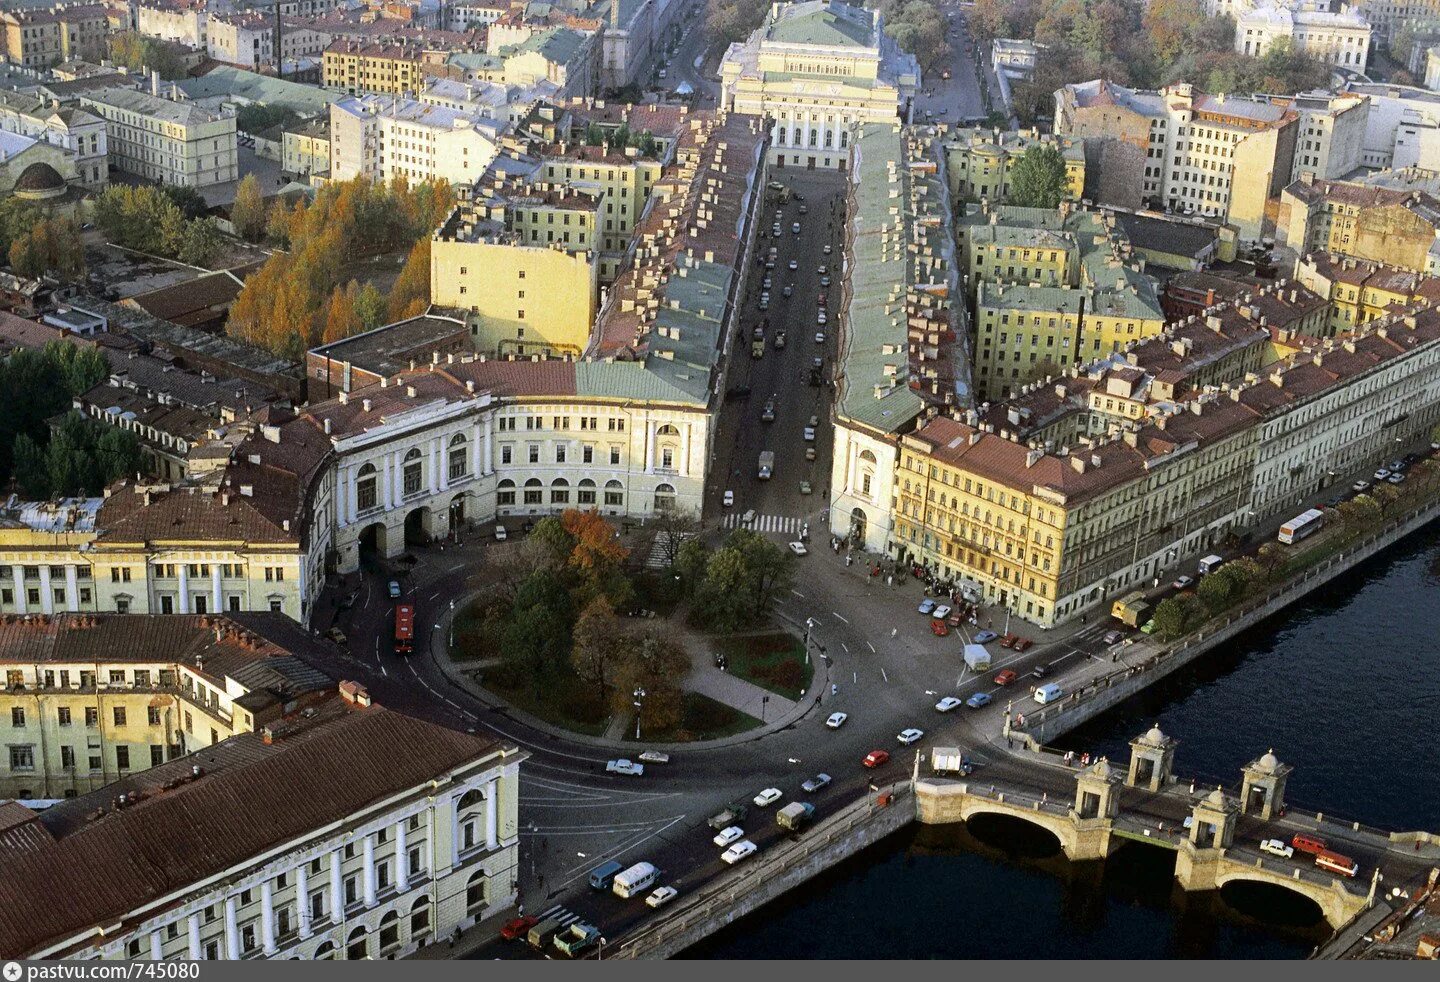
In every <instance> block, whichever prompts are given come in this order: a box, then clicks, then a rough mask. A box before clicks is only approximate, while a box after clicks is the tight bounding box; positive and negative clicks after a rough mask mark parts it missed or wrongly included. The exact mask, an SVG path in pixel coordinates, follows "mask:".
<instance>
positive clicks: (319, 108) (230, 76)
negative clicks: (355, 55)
mask: <svg viewBox="0 0 1440 982" xmlns="http://www.w3.org/2000/svg"><path fill="white" fill-rule="evenodd" d="M178 84H179V86H180V91H182V92H184V93H185V94H186V95H187V96H189V97H190V98H191V99H196V100H199V99H213V98H216V97H222V96H223V97H226V98H231V99H237V100H241V101H244V102H254V103H259V104H260V105H262V106H281V107H283V108H287V109H293V110H295V112H297V113H299V114H300V115H302V116H313V115H315V114H316V113H322V112H325V111H326V109H328V108H329V106H330V104H331V103H332V102H335V101H336V100H337V99H340V98H342V95H341V93H337V92H327V91H326V90H325V89H322V88H320V87H319V86H317V85H301V84H299V83H297V82H286V81H284V80H282V79H278V78H273V77H271V76H269V75H260V74H258V73H256V72H247V71H246V70H245V69H243V68H235V67H233V66H231V65H221V66H219V67H218V68H212V69H211V70H210V71H208V72H206V73H205V74H204V75H201V76H200V77H199V78H191V79H186V80H185V81H183V82H179V83H178Z"/></svg>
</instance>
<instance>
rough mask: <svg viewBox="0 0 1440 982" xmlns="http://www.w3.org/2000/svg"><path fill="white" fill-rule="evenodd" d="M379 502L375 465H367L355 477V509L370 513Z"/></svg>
mask: <svg viewBox="0 0 1440 982" xmlns="http://www.w3.org/2000/svg"><path fill="white" fill-rule="evenodd" d="M379 500H380V499H379V495H378V494H377V493H376V474H375V465H374V464H366V465H365V466H364V467H361V468H360V471H359V473H358V474H356V475H355V507H356V508H358V509H359V510H360V511H369V510H370V509H371V508H374V507H375V505H376V504H377V503H378V502H379Z"/></svg>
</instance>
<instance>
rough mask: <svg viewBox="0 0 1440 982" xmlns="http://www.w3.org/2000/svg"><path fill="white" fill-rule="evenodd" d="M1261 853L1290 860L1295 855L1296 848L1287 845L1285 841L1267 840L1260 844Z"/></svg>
mask: <svg viewBox="0 0 1440 982" xmlns="http://www.w3.org/2000/svg"><path fill="white" fill-rule="evenodd" d="M1260 851H1261V852H1268V853H1269V854H1270V855H1272V856H1279V857H1280V858H1281V859H1289V858H1291V857H1292V856H1294V855H1295V847H1294V846H1290V845H1286V843H1285V840H1284V839H1266V840H1265V841H1263V842H1261V843H1260Z"/></svg>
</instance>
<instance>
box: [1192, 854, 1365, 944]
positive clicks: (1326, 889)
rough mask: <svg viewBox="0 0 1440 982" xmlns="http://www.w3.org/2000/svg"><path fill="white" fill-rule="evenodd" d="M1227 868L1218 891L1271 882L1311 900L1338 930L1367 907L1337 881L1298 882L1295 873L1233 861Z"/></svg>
mask: <svg viewBox="0 0 1440 982" xmlns="http://www.w3.org/2000/svg"><path fill="white" fill-rule="evenodd" d="M1224 865H1225V866H1228V867H1229V868H1228V869H1222V870H1220V871H1219V872H1217V873H1216V874H1215V889H1217V890H1219V889H1221V888H1222V887H1224V886H1225V884H1227V883H1242V882H1250V883H1268V884H1270V885H1271V886H1278V887H1281V888H1282V889H1285V890H1289V891H1291V892H1292V893H1297V894H1299V895H1300V896H1302V897H1304V898H1306V899H1307V900H1310V901H1312V902H1313V903H1314V904H1315V905H1316V906H1317V907H1319V908H1320V913H1321V914H1323V915H1324V917H1325V920H1326V922H1327V923H1328V924H1329V925H1330V926H1331V927H1332V928H1335V929H1336V930H1339V929H1340V928H1341V927H1343V926H1344V925H1346V924H1348V923H1349V922H1350V920H1351V918H1353V917H1354V916H1355V915H1356V914H1358V913H1359V912H1360V911H1361V910H1362V909H1363V908H1364V906H1365V897H1364V896H1363V895H1362V896H1357V895H1356V894H1353V893H1351V892H1350V891H1349V890H1347V889H1346V888H1345V887H1344V886H1342V885H1341V883H1340V881H1339V880H1338V879H1334V880H1331V881H1330V882H1329V883H1319V882H1316V881H1313V880H1308V879H1296V878H1295V876H1294V874H1293V873H1291V874H1290V875H1288V876H1287V875H1284V874H1282V873H1281V872H1280V871H1278V870H1270V869H1266V868H1265V867H1263V866H1242V865H1240V864H1239V863H1237V862H1235V861H1233V860H1232V861H1231V862H1228V863H1225V864H1224Z"/></svg>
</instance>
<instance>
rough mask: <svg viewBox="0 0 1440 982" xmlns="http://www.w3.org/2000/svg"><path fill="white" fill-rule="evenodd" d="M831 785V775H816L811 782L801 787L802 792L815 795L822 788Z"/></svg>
mask: <svg viewBox="0 0 1440 982" xmlns="http://www.w3.org/2000/svg"><path fill="white" fill-rule="evenodd" d="M829 783H830V775H829V774H816V775H815V776H814V777H812V778H811V779H810V780H808V781H806V782H805V783H804V784H802V785H800V790H801V791H804V792H805V793H806V794H814V793H815V792H816V791H819V790H820V789H821V788H823V787H825V785H827V784H829Z"/></svg>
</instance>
